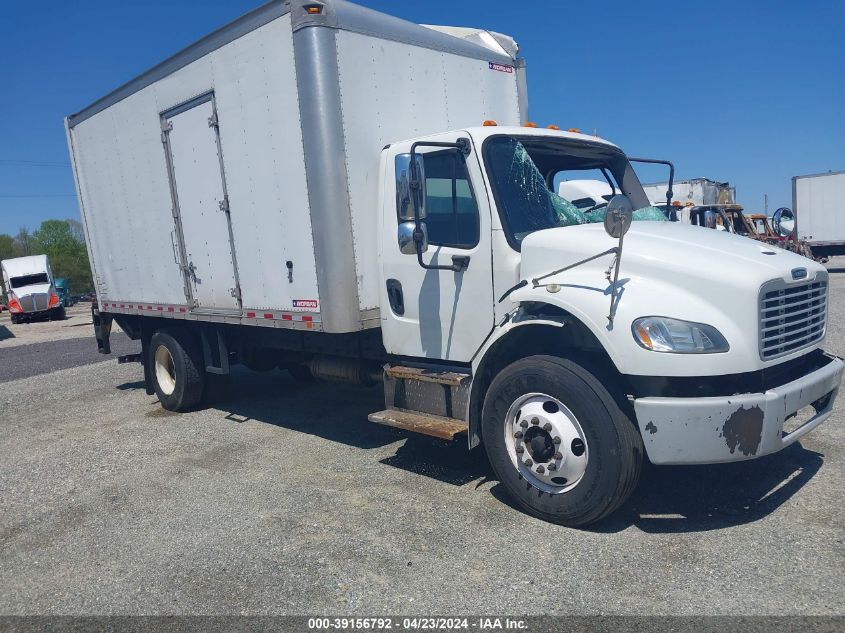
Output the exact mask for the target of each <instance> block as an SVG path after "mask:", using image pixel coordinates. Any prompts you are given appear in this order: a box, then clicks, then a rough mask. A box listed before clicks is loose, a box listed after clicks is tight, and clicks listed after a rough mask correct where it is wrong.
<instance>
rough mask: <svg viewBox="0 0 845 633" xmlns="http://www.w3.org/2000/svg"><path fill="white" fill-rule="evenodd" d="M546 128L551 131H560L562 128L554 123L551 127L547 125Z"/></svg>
mask: <svg viewBox="0 0 845 633" xmlns="http://www.w3.org/2000/svg"><path fill="white" fill-rule="evenodd" d="M546 128H547V129H549V130H559V129H560V126H557V125H555V124H554V123H552V124H551V125H547V126H546Z"/></svg>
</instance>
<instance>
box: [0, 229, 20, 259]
mask: <svg viewBox="0 0 845 633" xmlns="http://www.w3.org/2000/svg"><path fill="white" fill-rule="evenodd" d="M17 252H18V251H17V247H16V246H15V238H13V237H12V236H11V235H6V234H5V233H0V260H3V259H10V258H12V257H17V256H18V255H17Z"/></svg>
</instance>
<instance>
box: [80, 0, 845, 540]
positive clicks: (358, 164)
mask: <svg viewBox="0 0 845 633" xmlns="http://www.w3.org/2000/svg"><path fill="white" fill-rule="evenodd" d="M455 32H456V31H454V30H451V29H448V28H442V27H424V26H420V25H415V24H411V23H408V22H405V21H402V20H398V19H395V18H392V17H389V16H386V15H383V14H381V13H378V12H375V11H371V10H368V9H365V8H362V7H359V6H357V5H355V4H352V3H350V2H344V1H341V0H326V1H323V2H315V1H303V0H291V1H290V2H282V1H274V2H270V3H269V4H266V5H264V6H263V7H261V8H259V9H256V10H255V11H253V12H251V13H249V14H247V15H246V16H244V17H243V18H241V19H240V20H238V21H236V22H234V23H232V24H230V25H228V26H226V27H224V28H222V29H221V30H219V31H216V32H215V33H213V34H211V35H209V36H208V37H206V38H204V39H203V40H201V41H200V42H198V43H197V44H195V45H193V46H191V47H189V48H187V49H186V50H184V51H182V52H181V53H179V54H177V55H175V56H174V57H172V58H170V59H168V60H166V61H164V62H162V63H161V64H159V65H158V66H156V67H154V68H153V69H152V70H150V71H148V72H146V73H144V74H143V75H141V76H140V77H138V78H136V79H134V80H132V81H131V82H129V83H128V84H126V85H124V86H122V87H121V88H118V89H117V90H116V91H115V92H113V93H111V94H109V95H107V96H105V97H103V98H102V99H100V100H99V101H96V102H94V103H93V104H92V105H91V106H89V107H87V108H85V109H83V110H81V111H80V112H78V113H77V114H74V115H71V116H69V117H68V118H67V119H66V127H67V134H68V141H69V145H70V153H71V158H72V164H73V170H74V174H75V180H76V186H77V191H78V194H79V204H80V208H81V212H82V218H83V222H84V225H85V234H86V239H87V243H88V252H89V254H90V258H91V265H92V270H93V274H94V280H95V284H96V290H97V301H96V303H95V304H94V306H93V307H92V310H93V316H94V327H95V336H96V340H97V344H98V346H99V348H100V351H101V352H104V353H109V351H110V344H109V333H110V330H111V326H112V323H113V322H117V323H118V324H119V325H120V327H121V328H122V329H123V330H124V331H125V332H127V333H128V335H129V336H130V337H131V338H133V339H137V340H140V343H141V353H140V355H139V356H138V357H137V360H140V362H141V363H142V365H143V371H144V381H145V384H146V389H147V392H148V393H149V394H156V395H157V396H158V399H159V401H160V402H161V404H162V406H163V407H164V408H166V409H169V410H172V411H185V410H188V409H191V408H193V407H196V406H200V405H201V403H202V401H203V398H204V395H205V392H206V391H207V389H206V385H207V384H208V381H209V380H210V379H211V378H215V380H217V379H218V378H216V377H219V376H220V375H225V374H227V373H228V372H229V371H230V369H231V367H232V365H233V364H235V363H240V364H243V365H246V366H247V367H249V368H253V369H257V370H267V369H270V368H275V367H279V368H285V369H288V370H289V371H290V372H291V374H292V375H293V377H294V378H296V379H302V380H310V379H314V378H318V379H326V380H342V381H346V382H352V383H360V384H372V383H374V382H375V383H381V384H383V387H384V396H385V407H384V410H381V411H375V412H373V413H372V414H371V415H370V420H372V421H373V422H376V423H380V424H386V425H390V426H393V427H398V428H402V429H407V430H409V431H414V432H418V433H423V434H427V435H431V436H434V437H437V438H441V439H447V440H452V439H454V438H457V437H464V436H465V438H466V440H465V441H466V442H467V444H468V447H469V448H470V449H474V448H476V447H478V446H481V445H483V446H484V448H485V449H486V452H487V455H488V456H489V459H490V462H491V464H492V466H493V468H494V470H495V472H496V474H497V476H498V477H499V478H500V480H501V482H502V483H503V485H504V487H505V488H506V489H507V490H508V491H509V493H510V494H511V495H512V496H513V498H514V499H515V501H516V503H518V504H519V505H520V506H521V507H522V508H524V509H525V510H527V511H528V512H531V513H533V514H535V515H537V516H539V517H542V518H544V519H547V520H551V521H556V522H559V523H562V524H566V525H584V524H588V523H591V522H594V521H597V520H599V519H601V518H602V517H605V516H607V515H608V514H610V513H611V512H613V511H614V510H616V509H617V508H618V507H619V506H620V505H621V504H622V503H623V502H624V501H625V500H626V499H627V498H628V496H629V495H630V494H631V492H632V491H633V489H634V487H635V486H636V484H637V480H638V477H639V473H640V468H641V464H642V462H643V460H644V459H645V458H646V457H647V458H648V459H650V460H651V461H652V462H654V463H657V464H702V463H714V462H730V461H736V460H744V459H752V458H756V457H760V456H762V455H767V454H769V453H773V452H775V451H778V450H780V449H782V448H784V447H785V446H788V445H790V444H792V443H793V442H795V441H796V440H798V439H799V438H801V437H802V436H804V434H805V433H807V432H808V431H810V430H811V429H813V428H815V427H816V426H818V425H819V424H821V423H822V422H823V421H824V420H825V419H826V418H827V417H828V416H829V415H830V412H831V409H832V407H833V403H834V400H835V397H836V394H837V390H838V388H839V384H840V381H841V377H842V371H843V362H842V361H841V360H840V359H838V358H835V357H833V356H830V355H828V354H826V353H825V352H824V351H822V345H823V343H824V338H825V328H826V315H827V292H828V275H827V272H826V271H825V269H824V268H823V267H822V266H820V265H817V264H814V263H813V262H810V261H807V260H805V259H804V258H801V257H798V256H796V255H793V254H792V253H788V252H785V251H784V252H777V253H775V254H774V255H771V254H768V253H763V252H762V251H761V249H760V247H759V245H758V244H756V243H755V242H752V241H751V240H747V239H744V238H739V237H736V236H731V235H720V234H717V233H716V232H715V231H701V230H700V229H698V228H695V227H689V226H683V225H681V224H679V223H672V222H657V221H634V222H633V223H631V220H632V218H634V217H636V215H635V213H634V212H633V209H639V208H642V207H646V206H648V204H649V200H648V197H647V196H646V194H645V192H644V191H643V187H642V185H641V184H640V182H639V180H638V178H637V175H636V173H635V171H634V170H633V168H632V167H631V164H630V162H629V160H628V158H627V157H626V155H625V153H624V152H623V151H622V150H621V149H620V148H619V147H617V146H616V145H614V144H612V143H610V142H608V141H605V140H602V139H599V138H596V137H594V136H590V135H586V134H580V133H570V132H563V131H559V130H558V129H548V128H540V127H537V126H535V125H531V126H528V127H526V126H525V125H526V124H527V123H529V122H528V121H527V98H526V84H525V63H524V61H523V59H522V58H520V57H519V55H518V49H517V47H516V46H515V45H514V44H513V40H511V39H510V38H508V37H506V36H502V35H499V34H496V33H486V34H485V36H484V37H474V38H471V39H470V38H465V37H464V38H462V37H456V36H455V35H454V33H455ZM474 32H475V33H478V31H477V30H476V31H474ZM589 169H603V170H604V171H605V172H606V173H607V174H608V176H609V177H610V178H611V180H612V182H613V188H614V190H615V191H616V192H617V193H616V195H614V196H613V197H612V198H611V199H610V200H609V201H607V203H608V204H607V206H606V209H605V213H603V214H601V219H600V220H599V223H598V224H597V223H595V222H592V223H591V222H589V221H585V218H584V214H583V212H582V211H581V210H579V209H578V208H577V207H575V206H574V205H572V204H571V202H570V201H566V200H563V199H562V198H560V197H559V196H557V195H556V194H555V193H554V192H553V183H554V182H555V178H556V177H557V179H558V181H559V180H560V179H561V178H563V179H571V178H572V177H576V178H577V177H578V174H579V173H583V171H584V170H589ZM602 223H603V225H604V226H602ZM730 267H735V268H741V269H742V270H743V274H742V275H729V276H725V275H724V274H723V272H722V271H724V270H725V269H726V268H730ZM123 360H131V359H130V358H124V359H123ZM326 406H331V405H330V403H329V402H326ZM805 408H808V410H809V415H808V416H807V421H806V422H805V423H804V424H803V425H801V426H800V427H799V428H795V429H792V428H790V429H788V431H787V430H785V427H784V423H785V421H786V420H787V419H789V418H790V417H792V416H793V415H794V414H795V413H796V412H798V411H799V410H802V409H805ZM314 423H315V424H320V421H319V420H318V419H315V421H314Z"/></svg>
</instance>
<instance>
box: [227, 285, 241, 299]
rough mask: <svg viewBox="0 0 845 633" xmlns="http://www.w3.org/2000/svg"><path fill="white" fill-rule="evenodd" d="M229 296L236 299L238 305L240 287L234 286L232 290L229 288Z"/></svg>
mask: <svg viewBox="0 0 845 633" xmlns="http://www.w3.org/2000/svg"><path fill="white" fill-rule="evenodd" d="M229 294H231V295H232V296H233V297H234V298H235V299H237V300H238V303H241V287H240V285H238V286H235V287H234V288H229Z"/></svg>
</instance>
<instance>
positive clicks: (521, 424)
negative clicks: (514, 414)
mask: <svg viewBox="0 0 845 633" xmlns="http://www.w3.org/2000/svg"><path fill="white" fill-rule="evenodd" d="M519 426H521V427H522V428H523V429H527V428H528V420H523V421H522V422H520V423H519Z"/></svg>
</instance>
